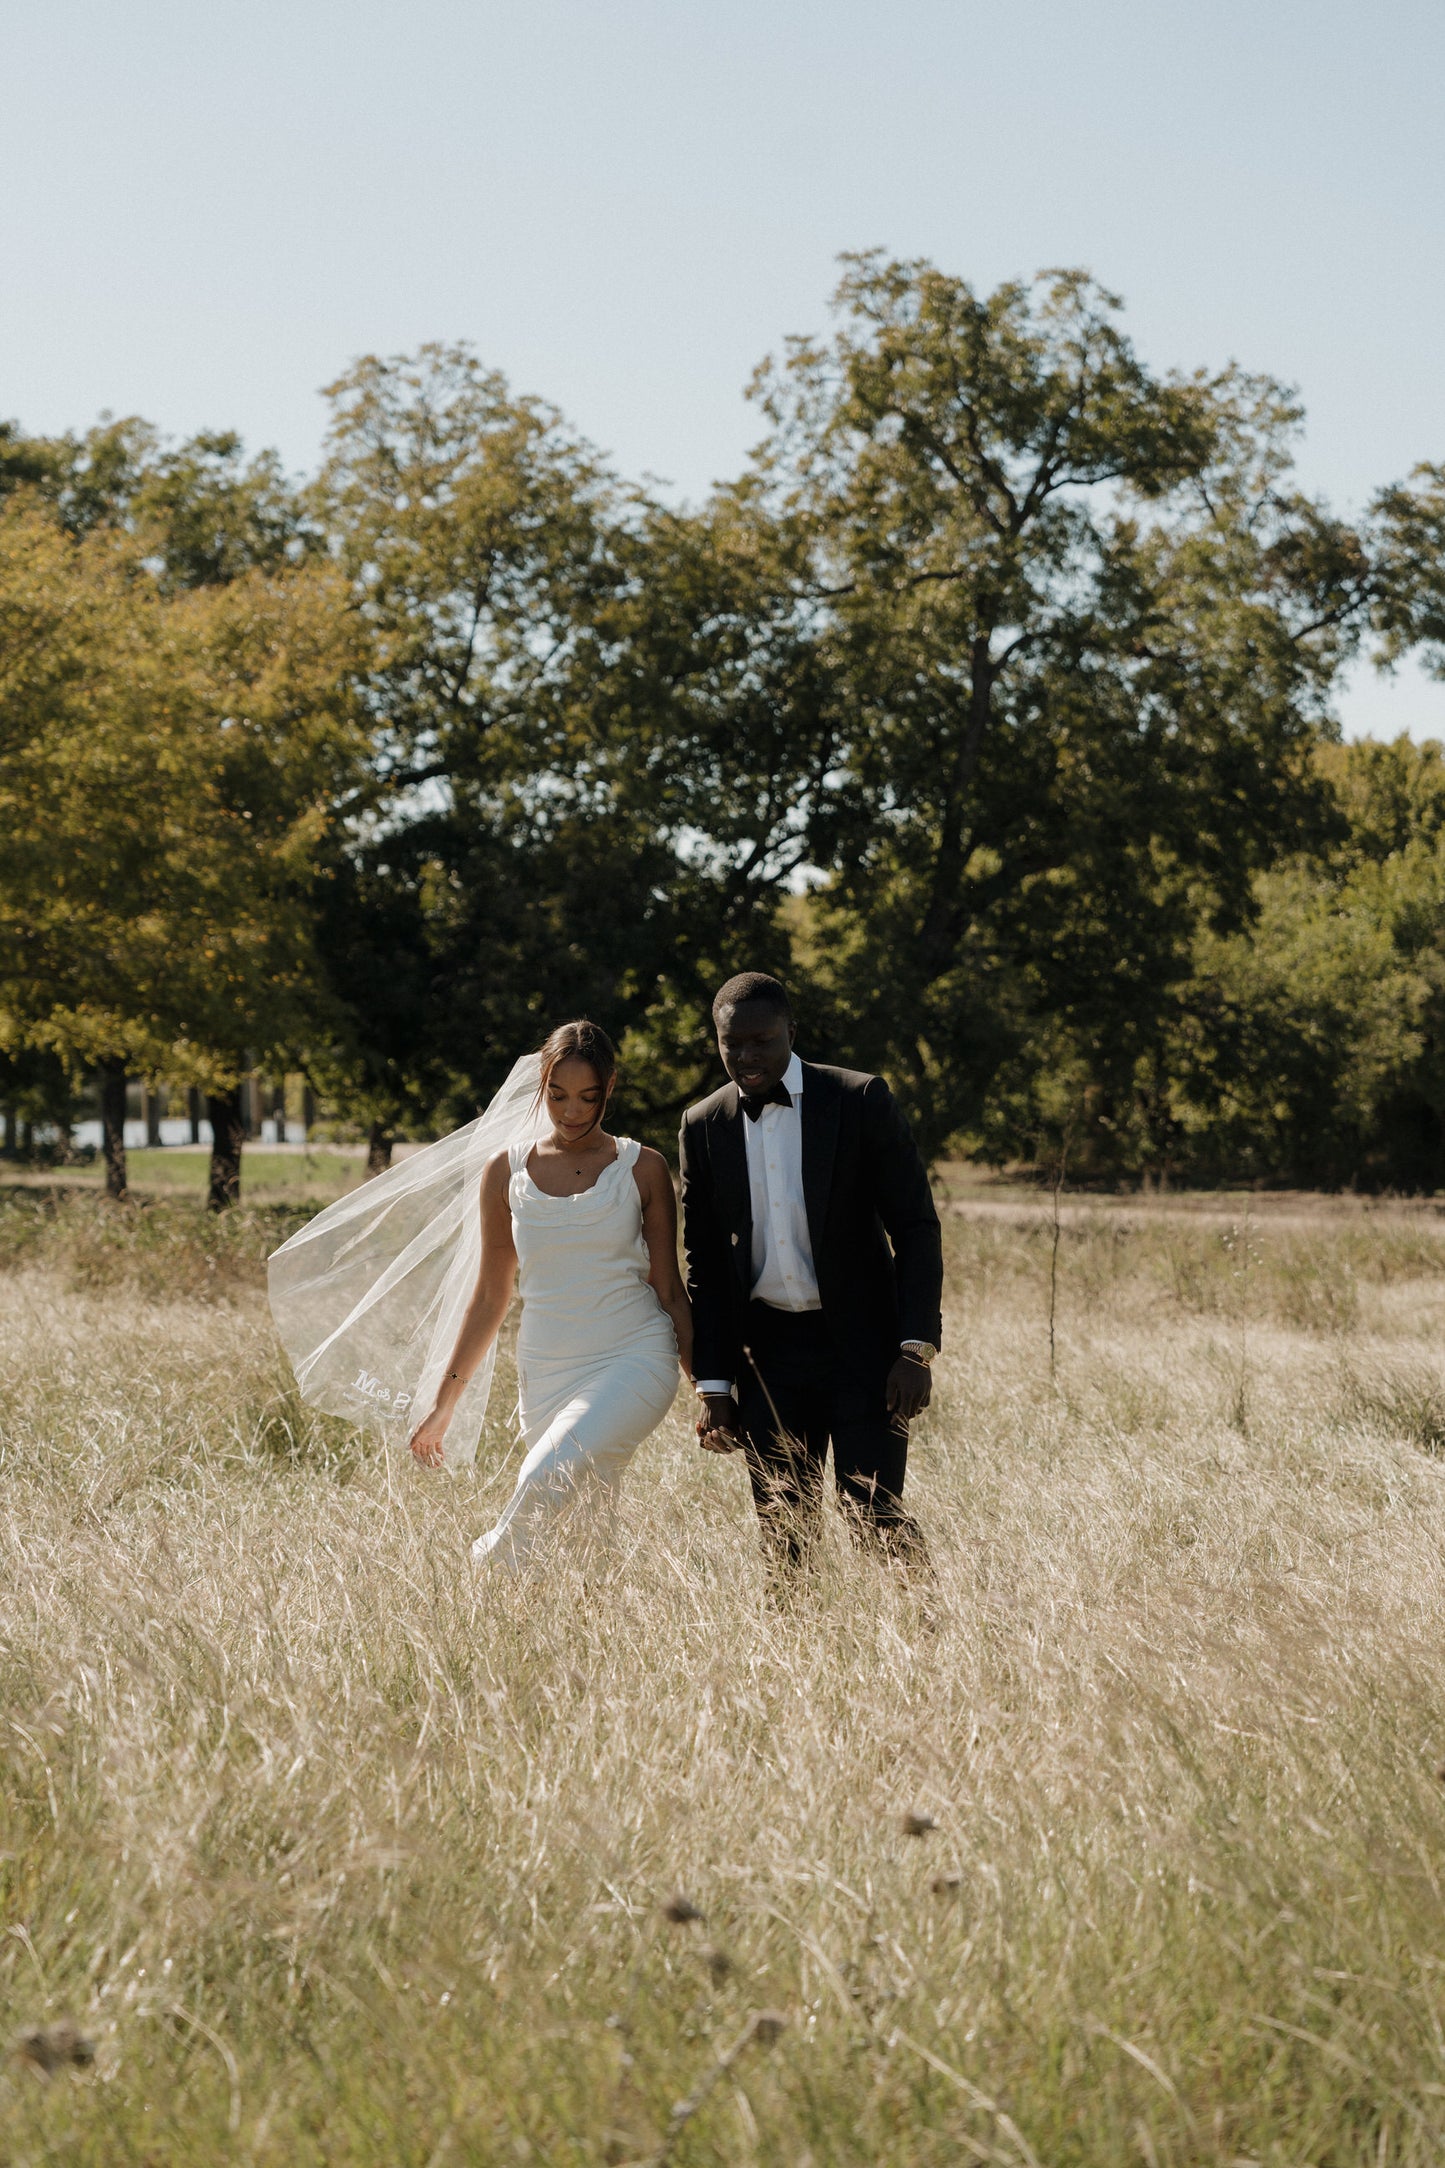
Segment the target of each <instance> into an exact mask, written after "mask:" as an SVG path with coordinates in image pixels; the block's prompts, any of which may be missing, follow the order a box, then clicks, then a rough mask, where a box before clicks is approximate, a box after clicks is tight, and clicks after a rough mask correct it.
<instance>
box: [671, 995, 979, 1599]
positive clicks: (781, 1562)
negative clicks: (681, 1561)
mask: <svg viewBox="0 0 1445 2168" xmlns="http://www.w3.org/2000/svg"><path fill="white" fill-rule="evenodd" d="M713 1021H714V1023H715V1025H716V1027H717V1037H718V1052H719V1053H720V1054H721V1056H722V1063H723V1067H724V1068H725V1069H726V1070H727V1073H728V1075H729V1077H730V1078H731V1079H732V1081H731V1082H730V1083H728V1084H725V1085H724V1086H723V1087H722V1089H721V1091H716V1092H714V1093H713V1095H712V1097H711V1098H710V1099H704V1100H702V1101H701V1102H700V1104H699V1105H697V1106H694V1107H689V1108H688V1110H687V1112H686V1114H685V1115H684V1116H683V1123H682V1136H681V1139H680V1152H681V1161H682V1212H683V1245H684V1248H685V1250H686V1253H687V1282H688V1292H689V1294H690V1296H691V1298H692V1311H693V1331H694V1343H693V1362H694V1372H695V1375H696V1377H697V1381H698V1391H699V1393H700V1394H701V1396H702V1403H703V1412H702V1415H701V1417H700V1419H699V1421H698V1426H697V1428H698V1438H699V1440H700V1442H701V1443H702V1444H703V1445H704V1446H705V1447H706V1448H707V1449H708V1450H709V1451H710V1452H715V1453H730V1452H732V1451H733V1450H734V1449H735V1448H736V1447H737V1446H738V1445H741V1446H742V1449H743V1452H744V1453H745V1454H746V1456H747V1464H748V1474H749V1476H750V1477H751V1479H752V1487H753V1502H754V1504H755V1505H756V1507H757V1511H758V1520H759V1522H760V1524H761V1527H762V1532H763V1538H764V1544H765V1548H766V1549H767V1551H768V1553H769V1556H770V1558H771V1560H772V1562H773V1563H774V1565H775V1566H779V1567H784V1568H786V1567H790V1566H797V1565H799V1564H801V1563H803V1562H804V1561H805V1560H806V1558H807V1555H808V1552H809V1550H810V1548H811V1545H812V1542H813V1540H814V1537H815V1535H816V1532H817V1527H818V1521H819V1509H820V1505H821V1500H822V1491H823V1467H824V1462H825V1461H826V1459H827V1453H828V1442H829V1440H830V1439H831V1440H832V1445H833V1474H834V1479H835V1481H836V1483H837V1486H838V1494H839V1501H840V1503H841V1504H842V1506H843V1508H844V1511H845V1513H846V1515H847V1517H848V1520H849V1522H850V1524H851V1526H852V1529H853V1531H854V1534H855V1535H856V1536H857V1537H858V1538H859V1539H860V1540H861V1541H863V1542H864V1543H867V1544H870V1545H872V1546H873V1547H875V1548H877V1549H879V1550H881V1551H884V1552H886V1553H890V1554H892V1555H893V1556H895V1557H897V1558H899V1559H901V1560H902V1561H904V1562H905V1563H911V1564H913V1565H915V1566H917V1567H921V1568H924V1569H925V1570H926V1567H927V1553H926V1551H925V1549H924V1545H923V1537H922V1535H921V1533H920V1531H919V1529H918V1526H917V1524H916V1522H914V1521H913V1520H912V1519H911V1518H910V1517H909V1515H908V1514H907V1513H905V1512H904V1510H903V1476H904V1470H905V1468H906V1466H907V1462H908V1425H909V1423H910V1421H911V1420H912V1418H913V1417H914V1416H915V1415H917V1414H919V1413H920V1412H921V1410H922V1409H924V1408H926V1407H927V1406H928V1400H929V1385H930V1379H929V1367H928V1366H929V1364H930V1363H931V1362H932V1361H933V1358H934V1356H935V1355H936V1354H937V1352H938V1342H939V1336H940V1330H941V1326H940V1317H939V1309H940V1302H941V1297H942V1289H943V1260H942V1248H941V1241H940V1236H939V1226H938V1214H937V1212H936V1211H935V1210H934V1206H933V1197H932V1193H931V1191H930V1189H929V1184H928V1174H927V1171H926V1169H925V1168H924V1165H923V1161H922V1160H921V1159H920V1158H919V1155H918V1150H917V1147H916V1146H915V1144H914V1142H913V1139H912V1137H911V1136H910V1135H909V1133H908V1127H907V1124H906V1123H905V1122H904V1119H903V1116H902V1115H901V1114H900V1112H899V1111H898V1107H897V1105H896V1104H895V1102H894V1099H893V1094H892V1093H891V1092H890V1091H889V1089H888V1086H887V1085H886V1084H885V1083H884V1081H883V1079H882V1078H881V1077H877V1076H862V1075H859V1074H858V1073H857V1071H855V1070H852V1069H831V1068H824V1067H822V1066H820V1065H819V1064H818V1063H816V1062H805V1061H800V1060H799V1058H798V1056H797V1055H796V1054H795V1053H794V1051H793V1041H794V1038H795V1037H796V1026H795V1024H794V1022H793V1011H792V1004H791V1003H790V1002H789V1000H788V996H787V994H786V992H785V991H784V989H783V987H782V986H781V985H780V984H779V983H778V981H777V980H776V979H771V978H768V977H766V976H765V975H764V974H763V973H762V972H760V971H744V972H741V973H740V974H739V975H738V976H737V977H736V978H732V979H729V980H728V982H727V984H726V986H724V987H723V988H722V989H721V990H720V992H719V993H718V996H717V998H716V1000H715V1001H714V1002H713Z"/></svg>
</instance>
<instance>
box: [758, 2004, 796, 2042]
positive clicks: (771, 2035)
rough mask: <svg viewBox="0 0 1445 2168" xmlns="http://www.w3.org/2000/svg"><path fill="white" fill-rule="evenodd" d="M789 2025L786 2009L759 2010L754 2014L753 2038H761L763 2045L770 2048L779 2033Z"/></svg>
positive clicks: (784, 2030)
mask: <svg viewBox="0 0 1445 2168" xmlns="http://www.w3.org/2000/svg"><path fill="white" fill-rule="evenodd" d="M787 2026H788V2013H787V2011H786V2010H758V2011H756V2012H755V2013H754V2015H753V2038H754V2039H755V2040H761V2042H762V2044H763V2046H764V2047H765V2048H769V2047H771V2046H772V2044H773V2042H774V2041H775V2040H776V2039H777V2037H778V2035H779V2033H781V2032H786V2030H787Z"/></svg>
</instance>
